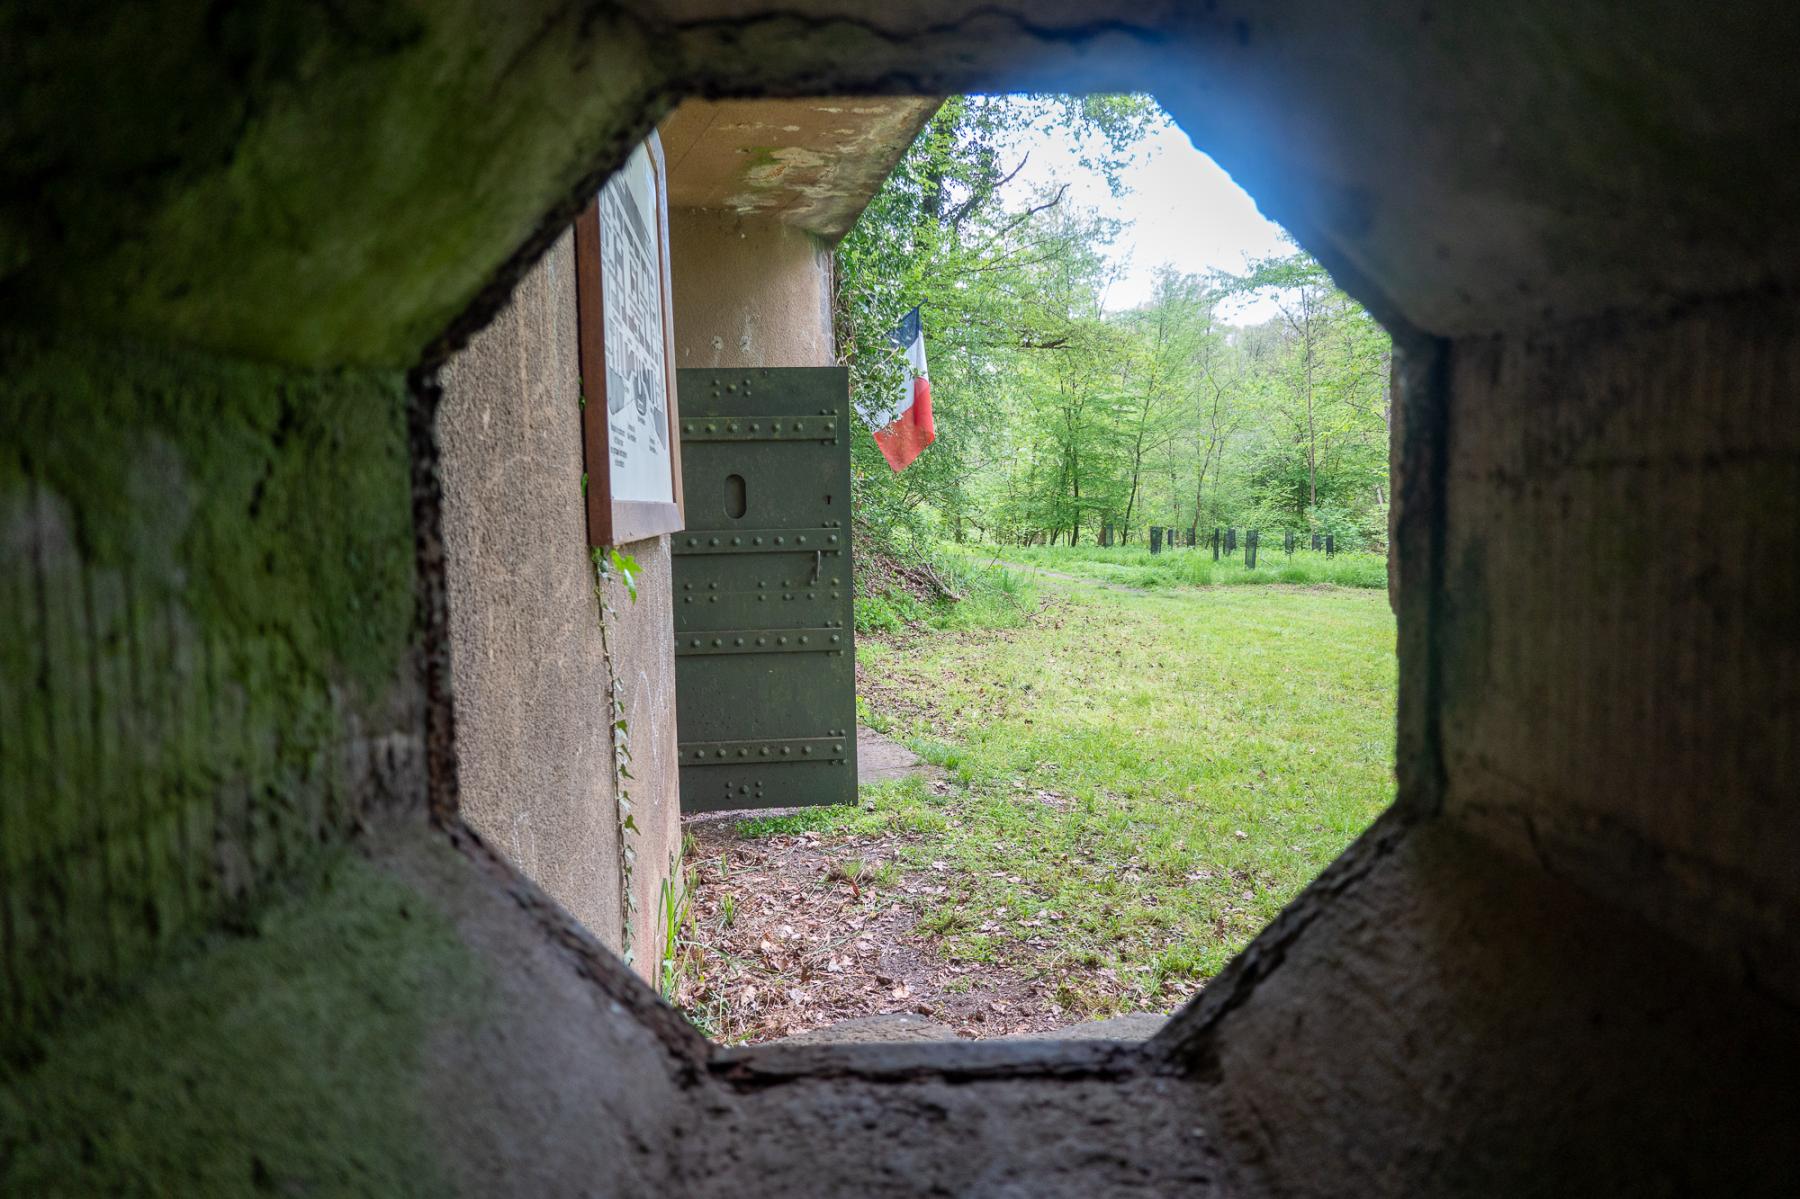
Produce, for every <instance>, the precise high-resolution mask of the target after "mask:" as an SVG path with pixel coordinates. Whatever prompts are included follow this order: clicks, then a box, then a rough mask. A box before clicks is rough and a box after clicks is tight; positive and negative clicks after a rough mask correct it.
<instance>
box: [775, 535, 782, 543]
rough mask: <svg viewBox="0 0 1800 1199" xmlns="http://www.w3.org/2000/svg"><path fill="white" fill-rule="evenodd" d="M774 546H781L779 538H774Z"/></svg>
mask: <svg viewBox="0 0 1800 1199" xmlns="http://www.w3.org/2000/svg"><path fill="white" fill-rule="evenodd" d="M775 544H776V545H780V544H781V538H779V537H777V538H776V539H775Z"/></svg>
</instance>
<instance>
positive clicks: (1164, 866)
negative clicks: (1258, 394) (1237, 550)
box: [745, 560, 1395, 1014]
mask: <svg viewBox="0 0 1800 1199" xmlns="http://www.w3.org/2000/svg"><path fill="white" fill-rule="evenodd" d="M1209 565H1210V560H1209ZM1043 587H1044V589H1045V591H1046V592H1047V593H1049V594H1050V595H1051V596H1053V597H1056V599H1057V601H1058V602H1056V603H1054V604H1052V605H1051V606H1050V607H1049V608H1048V609H1046V610H1045V611H1043V612H1040V613H1039V614H1038V615H1037V616H1035V617H1034V618H1033V619H1032V620H1031V621H1030V623H1028V624H1027V625H1025V626H1023V627H1019V628H1014V629H1010V630H1006V631H1004V632H998V633H996V632H986V633H979V632H963V633H933V634H929V635H915V636H910V637H907V638H904V639H875V638H865V639H864V640H863V642H862V644H861V645H860V647H859V649H858V662H859V664H860V666H861V668H862V674H863V677H864V681H865V695H864V696H863V697H862V699H863V701H864V704H865V705H866V707H867V709H868V711H869V712H870V714H871V715H872V716H874V717H875V718H876V721H877V723H879V724H882V725H885V726H886V729H887V731H889V732H890V733H891V734H893V735H896V736H899V737H901V738H902V739H903V740H905V741H907V742H908V743H909V744H910V745H912V746H913V748H914V749H915V751H916V752H920V753H921V754H922V756H925V757H927V758H928V759H930V760H932V761H934V762H936V763H937V764H939V765H942V766H944V767H945V768H946V769H947V770H948V771H949V774H950V786H949V787H948V788H947V791H948V793H947V794H938V793H936V792H935V791H934V789H933V788H931V787H929V786H927V785H926V784H924V783H922V782H920V781H919V780H907V781H905V782H902V783H897V784H889V785H886V786H883V787H880V788H875V789H871V790H867V791H865V792H864V795H863V799H864V803H863V805H862V807H860V808H830V809H819V810H816V811H813V812H808V813H804V814H802V815H800V816H792V817H783V818H780V819H776V820H764V821H758V822H755V823H754V824H752V825H750V826H746V829H745V831H746V832H748V833H750V834H752V835H755V834H756V833H758V832H761V833H769V832H777V831H779V832H798V831H802V830H804V829H819V830H822V831H828V832H833V833H842V834H855V835H869V834H875V833H881V832H889V831H903V832H908V833H912V834H917V835H918V839H917V841H916V842H915V843H913V844H912V846H911V848H910V849H909V850H908V855H907V857H906V859H905V861H904V863H903V864H904V865H905V867H906V868H907V869H908V871H909V872H913V873H917V872H924V873H925V874H927V875H928V876H929V877H930V878H932V879H933V880H934V881H935V882H938V883H943V884H947V891H946V893H945V894H943V895H941V896H932V897H930V898H928V899H927V900H925V901H924V907H923V909H922V912H921V923H920V926H919V927H920V929H921V930H922V931H925V932H928V933H930V934H932V935H934V936H937V937H940V938H941V939H942V947H943V950H944V952H945V953H947V954H949V955H951V956H953V957H956V958H959V959H961V960H964V961H988V960H1007V961H1009V962H1011V963H1013V964H1015V965H1024V966H1026V967H1027V968H1030V969H1034V970H1042V971H1045V972H1047V973H1048V974H1049V975H1050V976H1052V977H1054V978H1056V979H1057V980H1058V984H1057V985H1058V987H1059V998H1061V999H1062V1000H1063V1002H1064V1003H1065V1005H1066V1006H1068V1007H1070V1008H1071V1009H1072V1010H1076V1011H1080V1012H1083V1013H1092V1014H1104V1013H1107V1012H1112V1011H1121V1010H1132V1009H1166V1008H1168V1007H1170V1006H1172V1005H1173V1004H1175V1003H1177V1002H1179V1001H1180V1000H1182V999H1184V998H1186V997H1187V996H1188V995H1189V994H1191V993H1192V991H1193V988H1194V986H1195V984H1196V983H1198V982H1200V981H1202V980H1204V979H1206V978H1209V977H1211V976H1212V975H1213V974H1215V973H1216V972H1217V971H1218V970H1219V969H1220V968H1221V967H1222V966H1223V965H1224V964H1225V962H1226V961H1228V960H1229V959H1230V958H1231V956H1232V955H1233V954H1235V953H1236V952H1237V951H1238V950H1239V949H1241V948H1242V947H1243V945H1244V944H1245V943H1246V942H1247V941H1248V940H1249V939H1250V938H1251V937H1252V936H1254V935H1255V933H1256V932H1257V931H1258V930H1260V929H1261V928H1262V927H1263V926H1264V925H1265V924H1267V923H1268V921H1269V920H1270V919H1271V918H1272V917H1273V916H1274V915H1275V913H1276V912H1277V911H1279V910H1280V908H1281V907H1282V906H1283V905H1284V904H1285V903H1286V902H1287V901H1288V900H1289V899H1291V898H1292V897H1293V896H1294V895H1295V893H1296V892H1298V891H1299V890H1300V889H1301V888H1302V887H1303V886H1305V885H1306V883H1307V882H1308V881H1310V880H1311V879H1312V878H1314V877H1315V876H1316V875H1317V874H1318V872H1319V871H1320V870H1321V869H1322V868H1323V867H1324V866H1325V865H1326V863H1328V862H1329V861H1331V859H1332V858H1333V857H1335V856H1336V855H1337V854H1338V853H1340V852H1341V851H1342V850H1343V848H1344V847H1345V846H1346V845H1347V844H1348V843H1349V842H1350V841H1351V840H1352V839H1353V838H1354V837H1355V836H1356V835H1357V834H1358V833H1360V832H1361V831H1362V830H1363V829H1364V828H1366V827H1367V826H1368V824H1369V822H1370V821H1371V820H1373V819H1374V817H1375V816H1376V815H1377V814H1378V813H1379V812H1380V811H1381V810H1382V808H1383V807H1385V806H1386V804H1387V803H1388V801H1389V798H1390V795H1391V790H1392V772H1393V727H1394V689H1395V662H1394V621H1393V617H1392V615H1391V614H1390V613H1389V611H1388V607H1387V600H1386V596H1384V595H1383V594H1381V593H1380V592H1377V591H1371V590H1367V589H1362V590H1347V589H1330V590H1310V591H1300V590H1286V589H1270V588H1265V587H1216V588H1213V589H1211V590H1207V591H1192V590H1164V591H1153V592H1147V593H1134V592H1122V591H1115V590H1106V589H1101V588H1095V587H1091V586H1087V585H1085V584H1081V583H1070V582H1063V581H1057V580H1045V581H1044V583H1043ZM939 789H940V790H945V788H939ZM984 926H986V929H987V931H985V932H984V931H982V929H983V927H984ZM1033 940H1036V941H1038V942H1039V944H1038V945H1036V946H1032V945H1030V944H1029V942H1031V941H1033ZM1109 972H1110V973H1109Z"/></svg>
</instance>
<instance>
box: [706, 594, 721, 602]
mask: <svg viewBox="0 0 1800 1199" xmlns="http://www.w3.org/2000/svg"><path fill="white" fill-rule="evenodd" d="M706 602H707V603H709V604H716V603H718V602H719V597H718V596H716V595H709V596H707V597H706Z"/></svg>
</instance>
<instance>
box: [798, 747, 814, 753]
mask: <svg viewBox="0 0 1800 1199" xmlns="http://www.w3.org/2000/svg"><path fill="white" fill-rule="evenodd" d="M800 752H801V753H803V754H809V753H811V752H812V746H810V745H802V746H801V747H800Z"/></svg>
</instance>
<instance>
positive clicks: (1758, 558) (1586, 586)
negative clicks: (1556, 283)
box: [1441, 296, 1800, 1001]
mask: <svg viewBox="0 0 1800 1199" xmlns="http://www.w3.org/2000/svg"><path fill="white" fill-rule="evenodd" d="M1452 363H1453V367H1452V376H1451V379H1452V387H1451V392H1450V411H1449V419H1448V433H1447V452H1446V456H1447V482H1446V489H1445V495H1444V503H1445V505H1446V528H1447V542H1446V545H1445V548H1444V571H1445V577H1444V593H1445V597H1446V600H1445V605H1444V614H1445V620H1444V623H1443V626H1442V630H1441V645H1442V652H1443V671H1444V674H1443V704H1442V708H1441V720H1442V736H1443V749H1444V762H1445V768H1446V771H1447V785H1446V791H1445V804H1446V810H1447V812H1448V813H1449V814H1450V815H1451V816H1453V817H1455V818H1457V819H1459V820H1462V821H1465V822H1468V823H1469V824H1470V825H1471V826H1473V827H1476V828H1478V829H1480V830H1481V831H1482V832H1483V834H1484V835H1487V836H1490V837H1495V838H1497V839H1499V840H1500V841H1501V842H1502V843H1504V844H1506V845H1508V846H1510V847H1511V848H1513V849H1514V850H1516V851H1517V852H1518V853H1520V854H1521V855H1524V856H1527V857H1530V858H1533V859H1535V860H1538V861H1540V862H1541V863H1542V864H1543V866H1544V867H1545V868H1546V869H1548V870H1550V871H1553V872H1554V873H1556V874H1559V875H1564V876H1567V877H1571V878H1579V879H1582V880H1583V881H1582V884H1581V885H1582V886H1583V887H1585V888H1586V889H1588V890H1589V891H1590V892H1592V893H1594V894H1602V895H1608V896H1611V897H1612V898H1613V899H1614V900H1615V901H1616V902H1621V903H1625V904H1627V905H1629V906H1631V907H1633V908H1635V909H1637V910H1638V911H1639V912H1640V913H1641V914H1642V915H1643V916H1644V917H1645V918H1647V919H1649V920H1651V921H1653V922H1655V923H1656V924H1658V925H1660V926H1661V927H1663V928H1664V929H1665V930H1667V931H1669V932H1671V933H1673V934H1674V935H1676V936H1678V937H1680V938H1681V939H1682V940H1683V941H1685V942H1687V943H1688V944H1689V945H1691V946H1694V947H1697V948H1699V949H1702V950H1704V951H1705V952H1706V953H1708V954H1709V955H1710V956H1711V957H1712V958H1713V959H1714V960H1716V961H1718V962H1720V963H1722V964H1724V965H1725V966H1726V967H1727V968H1729V969H1731V970H1733V971H1736V972H1740V973H1741V974H1742V975H1743V976H1744V978H1745V980H1746V981H1747V982H1753V983H1757V984H1760V985H1761V986H1764V987H1768V988H1771V989H1773V990H1775V991H1777V992H1778V993H1780V994H1782V995H1784V996H1786V997H1787V998H1788V999H1789V1000H1790V1001H1795V1000H1800V945H1796V943H1795V940H1794V937H1793V923H1792V914H1793V913H1794V912H1796V911H1800V870H1796V869H1795V861H1794V854H1793V847H1794V846H1795V845H1796V844H1800V805H1796V804H1795V802H1794V800H1795V792H1794V790H1793V784H1794V780H1795V778H1796V777H1800V523H1797V522H1796V521H1795V520H1794V519H1793V505H1794V497H1796V496H1800V421H1797V420H1796V419H1795V416H1794V399H1795V397H1794V381H1795V379H1797V378H1800V312H1797V310H1796V309H1795V308H1794V307H1793V306H1792V305H1791V304H1789V303H1785V302H1782V301H1780V300H1777V299H1774V298H1772V297H1764V296H1757V297H1754V298H1750V299H1745V300H1742V301H1737V302H1732V303H1726V304H1719V305H1713V306H1708V307H1702V308H1697V309H1690V310H1688V311H1686V312H1683V313H1681V314H1679V315H1673V316H1668V317H1662V318H1652V319H1647V320H1638V321H1633V322H1625V321H1620V320H1608V321H1596V322H1591V323H1587V324H1581V325H1575V326H1572V327H1569V328H1566V329H1560V330H1556V331H1551V332H1546V333H1543V334H1540V335H1537V336H1532V337H1514V338H1507V339H1504V340H1501V339H1483V340H1479V341H1469V342H1458V343H1457V344H1456V345H1455V347H1454V349H1453V350H1452Z"/></svg>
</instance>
